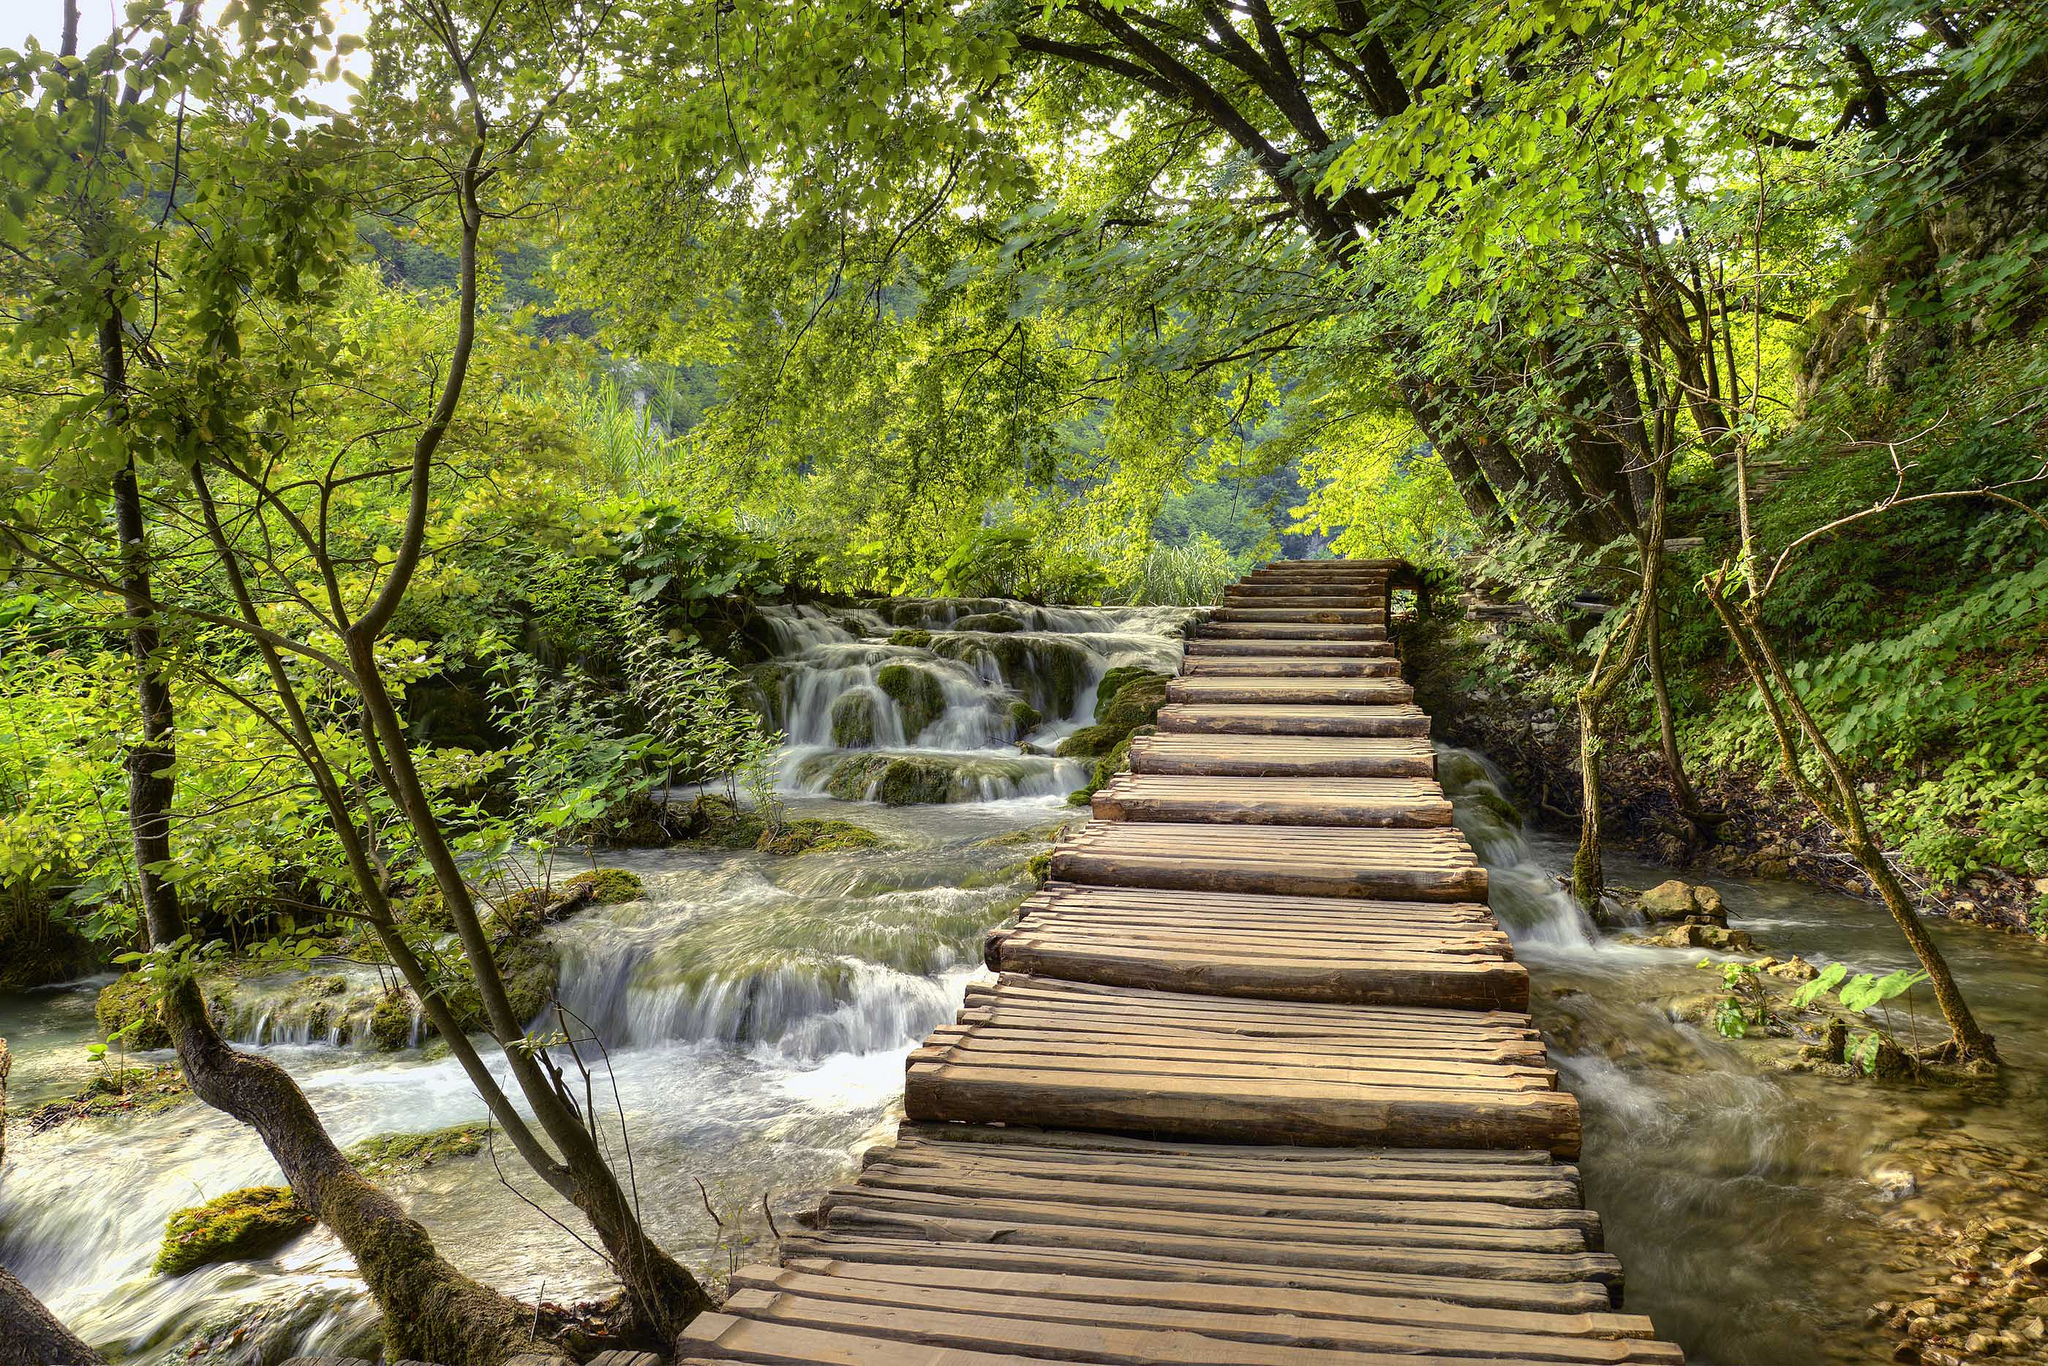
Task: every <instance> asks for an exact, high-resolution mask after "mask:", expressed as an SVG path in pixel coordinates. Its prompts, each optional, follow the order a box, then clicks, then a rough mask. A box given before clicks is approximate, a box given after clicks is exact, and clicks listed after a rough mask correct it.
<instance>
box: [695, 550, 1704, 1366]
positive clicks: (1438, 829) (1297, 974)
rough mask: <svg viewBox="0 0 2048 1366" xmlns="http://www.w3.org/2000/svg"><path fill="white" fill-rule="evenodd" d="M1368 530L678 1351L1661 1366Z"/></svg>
mask: <svg viewBox="0 0 2048 1366" xmlns="http://www.w3.org/2000/svg"><path fill="white" fill-rule="evenodd" d="M1399 569H1400V566H1398V565H1396V564H1393V563H1388V562H1320V563H1301V562H1295V563H1280V564H1274V565H1271V566H1269V567H1268V568H1266V569H1263V570H1260V571H1258V572H1257V573H1255V574H1253V575H1252V576H1251V577H1250V578H1248V579H1246V580H1245V581H1244V582H1242V583H1240V584H1237V585H1235V586H1233V587H1232V588H1230V589H1229V590H1228V593H1227V596H1226V599H1225V602H1224V604H1223V606H1222V607H1221V608H1220V609H1218V610H1217V611H1216V612H1215V613H1214V615H1213V616H1212V617H1211V618H1210V619H1209V621H1208V622H1207V623H1206V624H1205V625H1204V626H1203V627H1202V628H1201V631H1200V634H1199V636H1198V637H1197V638H1196V639H1194V640H1192V641H1191V642H1190V643H1189V646H1188V650H1187V663H1186V666H1185V668H1184V669H1183V671H1182V674H1181V677H1180V678H1178V679H1176V680H1175V681H1174V682H1173V683H1172V684H1170V685H1169V690H1168V705H1167V706H1166V707H1165V708H1164V709H1163V710H1162V711H1161V712H1160V714H1159V733H1158V734H1156V735H1152V736H1148V737H1145V738H1143V739H1140V740H1139V741H1138V742H1137V743H1135V744H1134V745H1133V746H1132V747H1131V769H1132V771H1131V772H1130V773H1129V774H1127V775H1125V776H1123V777H1119V778H1118V779H1116V780H1115V781H1114V782H1112V783H1111V784H1110V785H1109V786H1108V787H1107V788H1105V789H1104V790H1103V791H1101V792H1100V793H1098V794H1097V795H1096V798H1095V819H1094V820H1091V821H1089V822H1088V823H1087V824H1086V825H1085V826H1083V827H1082V829H1081V830H1080V831H1079V833H1077V834H1075V835H1074V836H1073V837H1072V838H1070V839H1067V840H1066V841H1064V842H1063V843H1061V844H1060V845H1059V846H1058V848H1056V849H1055V850H1054V852H1053V856H1052V877H1051V880H1050V882H1048V884H1047V885H1046V887H1045V888H1044V890H1043V891H1041V892H1040V893H1039V894H1038V895H1037V896H1035V897H1033V898H1032V899H1031V900H1030V901H1028V902H1027V903H1025V905H1024V907H1023V910H1022V913H1021V914H1020V915H1019V917H1018V920H1017V923H1016V924H1015V926H1014V927H1012V928H1009V929H1006V930H999V931H996V932H995V933H992V934H991V935H990V936H989V939H988V949H987V957H988V963H989V966H990V967H991V968H992V969H994V970H995V972H996V973H997V978H996V981H995V983H994V984H993V985H991V986H983V987H976V988H974V989H972V990H970V991H969V992H968V995H967V1003H966V1008H965V1009H964V1010H963V1011H962V1012H961V1014H960V1017H959V1019H958V1021H957V1022H956V1023H955V1024H953V1025H951V1026H948V1027H947V1028H944V1029H941V1030H939V1031H938V1032H937V1033H935V1034H933V1035H932V1037H931V1038H930V1039H929V1040H927V1041H926V1043H925V1045H924V1046H923V1047H922V1048H920V1049H918V1050H917V1051H916V1052H914V1053H913V1054H911V1057H910V1063H909V1075H908V1078H907V1085H906V1088H905V1095H904V1108H905V1111H906V1113H907V1115H908V1118H907V1120H906V1121H905V1123H904V1124H903V1125H902V1127H901V1129H900V1131H899V1132H898V1134H897V1139H896V1142H895V1144H894V1145H893V1146H890V1147H883V1148H877V1149H875V1150H873V1151H870V1152H869V1153H868V1154H867V1155H866V1159H865V1163H864V1165H863V1168H862V1171H861V1174H860V1177H859V1180H858V1181H856V1182H854V1183H853V1184H851V1185H848V1186H844V1187H841V1188H838V1189H835V1190H833V1191H831V1192H830V1193H829V1194H828V1195H827V1196H826V1197H825V1199H824V1201H823V1203H822V1205H821V1207H820V1211H819V1218H818V1221H817V1228H816V1230H815V1232H812V1233H809V1234H806V1235H804V1236H800V1237H794V1238H790V1239H787V1240H785V1242H784V1244H783V1249H782V1251H783V1264H782V1265H781V1266H779V1267H776V1266H755V1267H747V1268H744V1269H743V1270H741V1271H740V1272H739V1273H738V1274H737V1275H736V1276H734V1278H733V1282H732V1294H731V1296H730V1298H729V1299H728V1300H727V1302H726V1304H725V1306H724V1308H723V1311H722V1312H720V1313H716V1314H707V1315H704V1316H703V1317H701V1318H699V1319H698V1320H697V1321H696V1323H695V1324H694V1325H692V1327H691V1328H690V1330H689V1332H688V1333H687V1334H686V1336H685V1338H684V1340H683V1342H682V1343H681V1344H679V1348H680V1351H681V1353H682V1355H683V1358H684V1360H685V1361H746V1362H762V1363H787V1364H791V1366H793V1364H795V1363H814V1364H817V1366H1024V1363H1028V1362H1044V1361H1067V1362H1092V1363H1117V1364H1118V1366H1168V1364H1169V1363H1171V1366H1267V1364H1268V1363H1270V1364H1271V1366H1282V1364H1283V1363H1285V1364H1287V1366H1295V1364H1297V1363H1329V1366H1375V1364H1376V1363H1389V1364H1390V1366H1391V1364H1392V1363H1402V1364H1403V1366H1416V1364H1417V1363H1423V1364H1425V1366H1426V1364H1427V1363H1443V1364H1444V1366H1453V1364H1454V1363H1472V1362H1475V1361H1490V1362H1499V1361H1516V1362H1530V1363H1586V1362H1616V1363H1636V1362H1653V1363H1673V1362H1681V1361H1682V1360H1683V1358H1682V1357H1681V1355H1680V1353H1679V1351H1678V1349H1677V1348H1675V1347H1672V1346H1670V1345H1668V1344H1666V1343H1661V1342H1658V1341H1655V1340H1654V1338H1653V1337H1652V1330H1651V1327H1650V1323H1649V1321H1648V1320H1647V1319H1644V1318H1641V1317H1638V1316H1632V1315H1626V1314H1622V1313H1619V1312H1616V1310H1617V1306H1618V1304H1619V1299H1620V1288H1621V1268H1620V1266H1619V1265H1618V1264H1617V1262H1616V1261H1615V1259H1614V1258H1613V1257H1611V1256H1609V1255H1607V1254H1606V1253H1604V1252H1602V1251H1601V1247H1600V1224H1599V1219H1598V1216H1596V1215H1594V1214H1592V1213H1590V1212H1589V1211H1587V1210H1586V1209H1584V1208H1583V1205H1582V1202H1581V1200H1580V1194H1579V1180H1578V1173H1577V1171H1576V1170H1575V1169H1574V1168H1573V1167H1572V1166H1570V1165H1569V1164H1570V1163H1571V1162H1572V1160H1573V1159H1574V1158H1576V1157H1577V1155H1578V1150H1579V1111H1578V1104H1577V1102H1576V1101H1575V1100H1573V1098H1572V1097H1571V1096H1570V1095H1569V1094H1567V1093H1565V1092H1563V1091H1561V1090H1559V1089H1558V1086H1557V1074H1556V1073H1555V1072H1554V1071H1552V1070H1551V1068H1550V1066H1549V1065H1548V1060H1547V1059H1546V1057H1545V1054H1544V1050H1543V1044H1542V1041H1541V1039H1540V1038H1539V1037H1538V1035H1537V1033H1536V1030H1535V1028H1534V1026H1533V1025H1532V1024H1531V1022H1530V1019H1529V1016H1528V1014H1527V1013H1526V1012H1527V1008H1528V998H1529V977H1528V973H1527V972H1526V971H1525V970H1524V969H1523V968H1522V966H1521V965H1520V964H1519V963H1517V962H1515V961H1514V957H1513V954H1512V952H1511V950H1510V949H1509V946H1508V942H1507V939H1506V937H1505V936H1504V935H1502V933H1501V932H1500V928H1499V926H1498V925H1497V924H1495V922H1494V920H1493V917H1492V916H1491V915H1490V914H1489V913H1488V912H1487V909H1486V905H1485V898H1486V872H1485V870H1484V869H1482V868H1481V867H1480V866H1479V863H1478V860H1477V859H1475V858H1474V857H1473V856H1472V851H1471V850H1470V849H1469V848H1468V847H1467V846H1466V844H1465V841H1464V839H1463V837H1462V836H1460V835H1459V834H1458V832H1457V830H1456V829H1454V828H1453V827H1452V825H1451V823H1450V820H1451V812H1450V804H1449V803H1448V802H1447V801H1446V800H1445V799H1444V794H1443V789H1442V788H1440V787H1438V786H1437V784H1436V782H1435V779H1434V777H1433V773H1434V763H1433V760H1432V758H1431V754H1430V748H1429V740H1428V736H1429V718H1428V717H1427V716H1425V715H1424V714H1423V713H1422V712H1421V711H1420V710H1419V709H1418V708H1416V707H1415V705H1414V703H1413V700H1412V696H1411V693H1410V691H1409V689H1408V686H1407V685H1406V684H1405V683H1403V682H1402V681H1401V678H1400V666H1399V663H1398V661H1397V660H1396V659H1395V658H1394V654H1393V647H1392V645H1391V644H1390V643H1389V642H1388V639H1387V608H1388V599H1389V593H1390V586H1389V585H1390V579H1391V578H1392V576H1393V575H1394V574H1395V573H1396V572H1397V571H1398V570H1399Z"/></svg>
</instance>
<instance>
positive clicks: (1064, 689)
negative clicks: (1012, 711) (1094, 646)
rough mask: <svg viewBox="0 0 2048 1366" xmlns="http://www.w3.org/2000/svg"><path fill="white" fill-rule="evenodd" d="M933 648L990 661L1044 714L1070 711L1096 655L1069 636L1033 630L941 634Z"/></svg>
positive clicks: (945, 653)
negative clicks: (1006, 633)
mask: <svg viewBox="0 0 2048 1366" xmlns="http://www.w3.org/2000/svg"><path fill="white" fill-rule="evenodd" d="M932 650H933V652H934V653H936V654H938V655H940V656H942V657H943V658H946V659H954V660H959V661H961V662H962V663H970V664H971V663H976V662H978V661H981V660H989V661H991V662H993V663H994V664H995V666H996V669H997V671H998V672H999V673H1000V674H1001V675H1002V678H1003V682H1004V683H1005V684H1007V685H1008V686H1009V687H1010V688H1011V689H1013V690H1014V691H1016V692H1018V693H1021V694H1022V695H1023V697H1024V699H1025V700H1026V701H1027V702H1029V703H1031V705H1032V706H1034V707H1036V708H1038V710H1040V711H1041V712H1044V713H1045V714H1046V715H1047V716H1071V715H1073V712H1074V705H1075V703H1076V702H1077V701H1078V700H1079V699H1080V696H1081V691H1082V689H1083V687H1084V686H1085V685H1086V679H1087V677H1088V674H1089V671H1090V670H1091V669H1092V668H1093V660H1094V656H1093V655H1091V654H1089V653H1088V651H1087V650H1085V649H1083V648H1082V647H1081V646H1079V645H1076V644H1075V643H1074V642H1072V641H1071V640H1062V639H1061V638H1059V637H1058V636H1050V635H1037V634H1029V635H989V634H986V633H974V634H948V635H941V636H935V637H934V638H933V639H932Z"/></svg>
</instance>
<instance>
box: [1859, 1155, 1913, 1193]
mask: <svg viewBox="0 0 2048 1366" xmlns="http://www.w3.org/2000/svg"><path fill="white" fill-rule="evenodd" d="M1869 1180H1870V1184H1871V1185H1873V1186H1875V1187H1877V1188H1878V1190H1879V1191H1881V1192H1883V1193H1884V1196H1885V1198H1886V1199H1888V1200H1904V1199H1906V1198H1907V1197H1908V1196H1911V1195H1913V1194H1915V1193H1917V1192H1918V1191H1919V1189H1920V1177H1919V1174H1918V1173H1916V1172H1914V1171H1913V1170H1912V1169H1911V1168H1908V1167H1903V1166H1897V1165H1894V1164H1890V1163H1887V1164H1886V1165H1884V1166H1881V1167H1878V1168H1877V1169H1876V1170H1874V1171H1872V1172H1871V1173H1870V1178H1869Z"/></svg>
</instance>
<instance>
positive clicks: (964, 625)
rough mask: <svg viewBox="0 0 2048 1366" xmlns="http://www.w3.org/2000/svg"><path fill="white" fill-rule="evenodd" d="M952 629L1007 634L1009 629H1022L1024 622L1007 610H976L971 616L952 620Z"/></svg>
mask: <svg viewBox="0 0 2048 1366" xmlns="http://www.w3.org/2000/svg"><path fill="white" fill-rule="evenodd" d="M953 629H954V630H956V631H993V632H995V633H997V634H1007V633H1009V632H1011V631H1021V630H1023V629H1024V623H1023V622H1021V621H1019V620H1017V618H1015V617H1013V616H1011V615H1009V614H1008V613H1007V612H976V613H974V614H973V615H971V616H965V617H961V618H960V619H959V620H958V621H956V622H954V623H953Z"/></svg>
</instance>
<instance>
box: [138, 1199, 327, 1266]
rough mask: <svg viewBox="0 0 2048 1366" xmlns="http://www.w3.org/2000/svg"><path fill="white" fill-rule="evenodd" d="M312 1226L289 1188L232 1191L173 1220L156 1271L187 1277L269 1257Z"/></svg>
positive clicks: (165, 1233) (185, 1211)
mask: <svg viewBox="0 0 2048 1366" xmlns="http://www.w3.org/2000/svg"><path fill="white" fill-rule="evenodd" d="M312 1226H313V1216H312V1215H311V1214H310V1213H309V1212H307V1210H306V1209H305V1207H303V1206H302V1205H300V1204H299V1203H298V1201H297V1200H295V1199H294V1198H293V1197H292V1193H291V1191H290V1190H289V1189H287V1188H286V1187H284V1186H249V1187H246V1188H245V1189H242V1190H238V1191H229V1192H228V1193H227V1194H226V1195H222V1196H218V1197H216V1198H215V1199H212V1200H209V1201H207V1202H206V1203H205V1204H203V1205H195V1206H193V1207H192V1208H190V1209H181V1210H179V1211H178V1212H177V1213H176V1214H173V1215H172V1216H171V1217H170V1220H169V1222H168V1223H167V1224H166V1225H165V1227H164V1241H163V1246H162V1248H160V1249H159V1250H158V1252H157V1254H156V1265H155V1267H154V1268H153V1269H154V1270H155V1271H156V1273H157V1274H158V1275H160V1276H182V1275H184V1274H185V1273H186V1272H188V1271H192V1270H194V1269H196V1268H198V1267H202V1266H208V1265H211V1264H212V1263H214V1262H239V1261H247V1260H249V1259H251V1258H254V1257H263V1256H268V1255H269V1254H270V1253H272V1252H275V1251H277V1250H278V1249H279V1248H281V1247H283V1246H284V1245H285V1244H286V1243H288V1242H290V1241H291V1240H292V1239H294V1238H296V1237H298V1236H299V1235H300V1234H301V1233H304V1232H305V1231H306V1230H307V1229H309V1228H311V1227H312Z"/></svg>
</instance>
